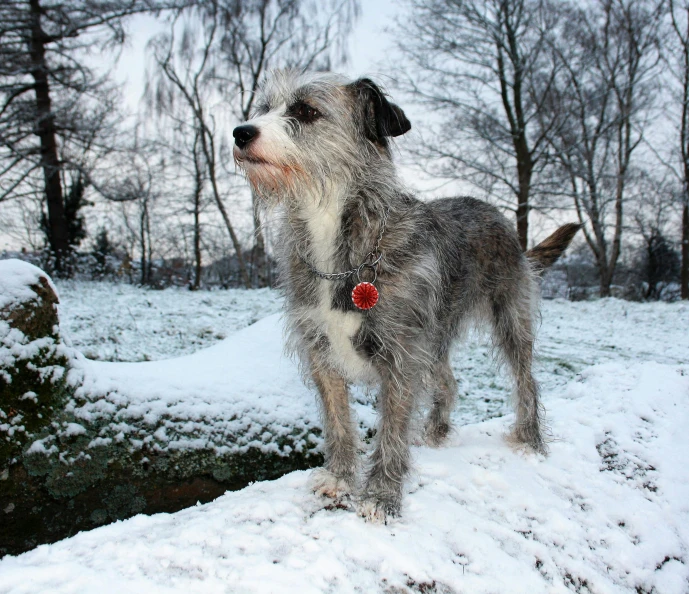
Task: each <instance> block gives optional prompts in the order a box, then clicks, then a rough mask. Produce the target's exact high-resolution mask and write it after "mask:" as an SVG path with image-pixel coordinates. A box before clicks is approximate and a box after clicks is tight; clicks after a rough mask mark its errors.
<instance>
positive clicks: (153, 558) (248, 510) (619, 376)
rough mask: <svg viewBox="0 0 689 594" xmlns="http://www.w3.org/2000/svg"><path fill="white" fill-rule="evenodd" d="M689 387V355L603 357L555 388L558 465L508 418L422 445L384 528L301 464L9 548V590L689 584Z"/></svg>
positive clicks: (659, 587)
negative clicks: (334, 500)
mask: <svg viewBox="0 0 689 594" xmlns="http://www.w3.org/2000/svg"><path fill="white" fill-rule="evenodd" d="M687 396H689V367H687V366H677V365H662V364H657V363H628V364H621V363H610V364H604V365H597V366H594V367H590V368H589V369H587V370H586V372H585V373H583V374H582V375H581V377H580V378H579V379H578V380H576V381H573V382H570V383H569V384H567V385H566V386H565V387H563V388H562V389H560V390H559V391H558V393H557V394H556V395H554V396H553V397H552V398H551V399H550V401H549V404H548V409H549V419H550V422H551V426H552V430H553V434H554V437H555V439H554V441H553V442H552V444H551V454H550V456H549V457H548V458H542V457H537V456H531V455H525V454H523V453H519V452H515V451H513V450H511V449H510V448H509V447H508V446H507V445H506V444H505V442H504V441H503V440H502V434H503V432H504V431H505V429H506V427H507V426H508V424H509V421H510V418H509V417H507V418H501V419H492V420H490V421H485V422H483V423H478V424H474V425H470V426H467V427H464V428H462V429H461V431H459V432H458V434H457V435H455V436H454V437H453V439H452V441H451V443H450V444H449V445H448V446H447V447H443V448H440V449H429V448H414V458H415V469H416V471H415V473H414V475H413V476H412V478H411V479H410V481H409V483H408V486H407V494H406V498H405V503H404V508H403V516H402V518H401V519H399V520H396V521H393V522H391V523H390V524H388V525H387V526H381V525H371V524H366V523H365V522H363V521H362V520H361V519H360V518H358V517H357V516H356V515H355V514H354V513H352V511H351V510H349V509H339V508H337V507H334V508H329V506H328V505H327V504H328V501H327V500H323V499H317V498H316V497H315V496H314V495H312V494H311V493H310V491H309V489H308V477H309V472H295V473H292V474H289V475H287V476H285V477H283V478H281V479H279V480H277V481H272V482H265V483H257V484H254V485H252V486H250V487H247V488H246V489H244V490H242V491H239V492H234V493H227V494H225V495H224V496H222V497H220V498H219V499H217V500H216V501H214V502H212V503H209V504H207V505H202V506H197V507H195V508H191V509H187V510H184V511H181V512H178V513H176V514H172V515H168V514H158V515H155V516H152V517H145V516H137V517H135V518H132V519H130V520H127V521H124V522H118V523H116V524H114V525H110V526H106V527H103V528H99V529H97V530H93V531H91V532H87V533H81V534H79V535H77V536H75V537H73V538H70V539H67V540H65V541H62V542H59V543H56V544H53V545H44V546H40V547H38V548H37V549H36V550H34V551H31V552H29V553H25V554H24V555H21V556H19V557H6V558H5V559H3V560H2V561H0V578H1V579H0V592H3V593H17V594H18V593H23V592H46V593H47V592H54V593H63V592H64V593H67V592H83V593H89V592H94V593H98V594H105V593H109V592H113V593H114V592H147V593H151V594H152V593H168V592H204V593H208V594H210V593H214V592H228V591H230V592H295V593H296V592H299V593H310V592H313V593H317V592H357V591H358V592H378V591H388V592H472V593H473V594H481V593H484V592H485V593H489V592H510V593H519V592H525V593H526V592H528V593H533V592H552V593H557V592H567V591H572V590H574V591H580V592H652V591H654V592H659V593H663V594H682V593H685V592H686V591H687V587H688V585H689V567H688V565H687V563H688V562H689V560H688V559H687V544H688V543H689V476H688V475H687V473H686V462H685V461H686V459H687V456H689V434H688V433H687V431H686V427H687V424H688V423H689V398H687ZM331 507H332V506H331Z"/></svg>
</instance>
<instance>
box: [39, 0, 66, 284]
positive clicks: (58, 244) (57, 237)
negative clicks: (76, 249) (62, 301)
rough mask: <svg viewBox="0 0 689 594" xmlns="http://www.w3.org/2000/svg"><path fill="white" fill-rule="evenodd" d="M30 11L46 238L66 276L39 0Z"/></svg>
mask: <svg viewBox="0 0 689 594" xmlns="http://www.w3.org/2000/svg"><path fill="white" fill-rule="evenodd" d="M29 6H30V12H31V39H30V50H31V52H30V53H31V65H32V68H31V76H32V77H33V79H34V83H35V84H34V89H35V92H36V117H37V121H36V132H35V134H36V135H37V136H38V137H39V139H40V142H41V166H42V168H43V177H44V180H45V198H46V203H47V206H48V241H49V242H50V249H51V251H52V253H53V255H54V257H55V270H56V272H57V273H58V275H60V276H68V275H69V270H68V262H67V258H68V256H69V252H70V246H69V232H68V229H67V218H66V217H65V204H64V199H63V195H62V182H61V180H60V160H59V159H58V155H57V139H56V131H55V117H54V115H53V112H52V104H51V99H50V85H49V82H48V74H47V72H48V66H47V64H46V59H45V43H46V40H47V36H46V34H45V33H44V32H43V29H42V28H41V6H40V4H39V0H30V2H29Z"/></svg>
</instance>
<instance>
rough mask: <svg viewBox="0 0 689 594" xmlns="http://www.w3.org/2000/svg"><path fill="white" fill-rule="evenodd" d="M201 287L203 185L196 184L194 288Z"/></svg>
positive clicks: (195, 289)
mask: <svg viewBox="0 0 689 594" xmlns="http://www.w3.org/2000/svg"><path fill="white" fill-rule="evenodd" d="M200 287H201V185H200V184H199V183H198V180H197V184H196V192H195V193H194V284H193V285H192V287H191V288H192V290H194V291H197V290H198V289H199V288H200Z"/></svg>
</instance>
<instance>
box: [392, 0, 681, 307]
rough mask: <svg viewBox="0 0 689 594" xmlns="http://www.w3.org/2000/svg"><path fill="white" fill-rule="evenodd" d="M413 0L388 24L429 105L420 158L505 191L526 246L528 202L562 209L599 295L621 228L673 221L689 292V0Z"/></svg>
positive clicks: (642, 230)
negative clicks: (587, 256)
mask: <svg viewBox="0 0 689 594" xmlns="http://www.w3.org/2000/svg"><path fill="white" fill-rule="evenodd" d="M410 7H411V11H412V15H411V17H412V18H406V19H405V20H404V22H401V23H399V24H398V29H399V33H400V34H399V35H398V36H397V37H396V38H397V39H398V40H399V42H398V50H399V52H400V53H401V54H402V55H403V56H405V58H406V63H407V67H406V69H405V72H404V76H403V77H402V78H401V80H400V87H401V88H402V89H404V90H406V91H407V92H408V93H410V95H411V96H412V97H414V98H415V99H416V100H417V101H418V102H419V103H420V104H422V105H424V106H426V107H428V108H430V109H431V110H432V112H433V113H434V114H436V118H435V122H434V123H433V124H431V125H430V126H428V127H427V128H426V130H427V132H426V134H425V135H422V140H421V142H420V143H419V144H418V145H417V147H416V149H415V152H416V154H417V156H418V157H419V161H420V162H421V163H423V164H424V165H425V166H426V167H427V168H428V169H429V170H430V171H431V173H433V174H436V175H440V176H444V177H450V178H452V177H461V178H462V179H465V180H469V181H470V182H471V183H473V184H474V185H475V186H476V187H478V188H480V189H481V190H482V191H483V192H485V193H487V194H488V195H492V196H494V197H495V199H496V200H502V201H503V202H505V201H506V204H505V206H506V207H508V208H510V209H511V210H512V211H513V212H514V213H515V218H516V225H517V231H518V235H519V239H520V242H521V244H522V247H523V248H524V249H526V247H527V241H528V239H529V221H530V215H531V214H532V213H533V212H534V211H540V212H541V213H543V212H546V213H548V212H553V211H556V212H558V213H561V212H562V211H566V210H569V211H572V216H574V217H576V218H577V219H578V220H579V222H581V223H582V224H583V225H584V227H583V234H584V237H585V240H586V244H587V245H588V247H589V249H590V252H591V254H592V255H593V258H594V261H595V266H596V268H597V272H598V278H599V293H600V295H601V296H608V295H610V293H611V286H612V283H613V276H614V274H615V271H616V268H617V265H618V262H619V261H620V257H621V255H622V247H623V237H625V236H627V235H634V236H636V237H640V238H641V240H642V241H641V242H642V244H643V245H644V246H645V247H644V248H643V249H646V250H649V249H650V250H651V251H653V250H655V249H656V248H654V247H653V246H657V245H663V246H665V247H667V242H666V241H665V237H666V234H667V233H672V231H671V229H675V230H677V229H679V233H680V234H681V241H680V244H681V254H682V258H681V296H682V298H683V299H687V298H689V218H688V217H689V212H688V211H689V186H688V180H689V160H688V159H689V2H686V1H685V0H679V1H678V0H589V1H584V2H581V1H580V0H411V2H410ZM509 197H511V198H509ZM560 216H562V215H561V214H560ZM661 240H662V241H661ZM649 246H650V247H649ZM653 253H654V254H655V252H653ZM653 258H656V260H657V255H653V257H652V258H651V260H653Z"/></svg>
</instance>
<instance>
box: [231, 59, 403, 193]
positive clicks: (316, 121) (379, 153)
mask: <svg viewBox="0 0 689 594" xmlns="http://www.w3.org/2000/svg"><path fill="white" fill-rule="evenodd" d="M410 129H411V124H410V123H409V120H408V119H407V118H406V116H405V115H404V112H403V111H402V110H401V109H400V108H399V107H398V106H397V105H394V104H393V103H391V102H389V101H388V100H387V98H386V96H385V94H384V93H383V92H382V91H381V90H380V88H379V87H378V86H377V85H376V84H375V83H374V82H373V81H371V80H369V79H366V78H363V79H359V80H356V81H348V80H346V79H344V78H342V77H340V76H337V75H333V74H296V73H294V72H292V71H279V72H275V73H273V74H272V76H271V77H270V78H269V79H268V80H267V81H266V83H265V84H264V85H263V86H262V88H261V90H260V91H259V94H258V96H257V98H256V102H255V108H254V111H253V113H252V117H251V119H249V120H248V121H247V122H246V123H245V124H243V125H241V126H238V127H237V128H235V129H234V132H233V135H234V138H235V146H234V159H235V161H236V163H237V165H239V167H241V168H242V169H243V170H244V172H245V173H246V175H247V177H248V179H249V182H250V183H251V185H252V187H253V189H254V190H255V191H256V192H257V193H258V194H259V195H260V196H262V197H264V198H265V199H267V200H268V201H269V202H277V201H280V200H281V199H283V198H291V197H295V196H299V195H301V194H303V193H304V192H307V193H308V192H309V191H312V192H314V193H316V194H320V193H322V192H323V191H324V190H326V191H327V186H328V184H333V185H335V184H336V185H342V184H343V183H345V184H346V183H347V182H348V181H349V180H352V179H356V178H358V177H361V176H362V173H363V172H364V170H365V169H366V168H367V167H376V166H378V165H380V160H381V159H384V160H387V161H388V162H389V161H390V152H389V148H388V142H389V138H391V137H394V136H400V135H401V134H404V133H405V132H407V131H409V130H410Z"/></svg>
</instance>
